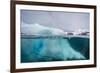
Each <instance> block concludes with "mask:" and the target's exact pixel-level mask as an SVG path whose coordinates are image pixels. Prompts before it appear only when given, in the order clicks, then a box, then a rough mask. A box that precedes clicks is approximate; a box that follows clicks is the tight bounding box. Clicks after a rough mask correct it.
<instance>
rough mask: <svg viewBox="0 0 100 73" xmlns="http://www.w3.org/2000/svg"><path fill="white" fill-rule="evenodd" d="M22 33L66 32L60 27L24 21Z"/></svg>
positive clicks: (46, 33)
mask: <svg viewBox="0 0 100 73" xmlns="http://www.w3.org/2000/svg"><path fill="white" fill-rule="evenodd" d="M21 33H22V34H24V35H48V36H49V35H64V34H65V32H64V31H63V30H61V29H58V28H51V27H47V26H42V25H40V24H37V23H35V24H25V23H22V26H21Z"/></svg>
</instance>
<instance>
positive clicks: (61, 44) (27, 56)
mask: <svg viewBox="0 0 100 73" xmlns="http://www.w3.org/2000/svg"><path fill="white" fill-rule="evenodd" d="M21 28H22V29H21V30H22V31H21V33H23V34H24V35H38V36H40V35H46V36H51V35H52V36H53V35H65V34H64V31H63V30H61V29H58V28H49V27H46V26H42V25H39V24H33V25H32V24H31V25H27V24H25V25H23V26H22V27H21ZM21 44H22V46H21V50H22V51H21V54H22V62H29V61H32V62H34V61H53V60H62V61H64V60H69V59H70V60H73V59H79V60H80V59H85V57H84V56H83V55H82V54H81V53H80V52H78V51H76V50H74V49H73V48H72V47H71V45H70V43H69V39H68V38H67V39H64V38H62V37H59V38H57V37H56V38H46V39H43V38H39V39H23V38H22V41H21Z"/></svg>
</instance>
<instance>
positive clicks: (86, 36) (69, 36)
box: [21, 35, 89, 39]
mask: <svg viewBox="0 0 100 73" xmlns="http://www.w3.org/2000/svg"><path fill="white" fill-rule="evenodd" d="M72 37H79V38H89V35H66V36H59V35H52V36H45V35H42V36H40V35H21V38H30V39H31V38H72Z"/></svg>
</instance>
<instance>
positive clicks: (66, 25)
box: [21, 10, 90, 31]
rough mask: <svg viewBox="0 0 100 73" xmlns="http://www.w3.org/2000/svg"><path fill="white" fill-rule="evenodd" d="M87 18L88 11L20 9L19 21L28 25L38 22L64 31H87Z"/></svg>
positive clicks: (88, 18) (88, 15)
mask: <svg viewBox="0 0 100 73" xmlns="http://www.w3.org/2000/svg"><path fill="white" fill-rule="evenodd" d="M89 20H90V14H89V13H78V12H77V13H76V12H60V11H59V12H55V11H36V10H21V22H24V23H26V24H28V25H32V24H33V25H34V23H38V24H40V25H44V26H49V27H55V28H59V29H62V30H64V31H78V30H86V31H89V24H90V23H89ZM22 26H24V24H23V25H22Z"/></svg>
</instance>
